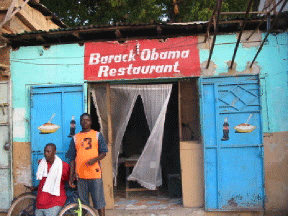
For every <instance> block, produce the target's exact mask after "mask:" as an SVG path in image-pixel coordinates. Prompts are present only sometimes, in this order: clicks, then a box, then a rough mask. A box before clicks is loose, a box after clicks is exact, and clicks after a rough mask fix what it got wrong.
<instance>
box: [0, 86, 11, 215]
mask: <svg viewBox="0 0 288 216" xmlns="http://www.w3.org/2000/svg"><path fill="white" fill-rule="evenodd" d="M9 95H10V93H9V83H8V82H0V188H1V190H0V200H1V202H0V212H1V211H6V210H7V209H8V208H9V206H10V201H11V195H12V190H11V187H12V185H11V152H10V146H11V142H10V119H9V117H10V100H9ZM5 146H6V147H7V149H5Z"/></svg>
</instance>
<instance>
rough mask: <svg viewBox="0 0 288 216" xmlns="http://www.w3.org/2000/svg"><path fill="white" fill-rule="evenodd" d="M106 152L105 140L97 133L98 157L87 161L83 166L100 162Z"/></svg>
mask: <svg viewBox="0 0 288 216" xmlns="http://www.w3.org/2000/svg"><path fill="white" fill-rule="evenodd" d="M107 152H108V147H107V145H106V142H105V139H104V137H103V136H102V134H101V133H100V132H99V135H98V156H97V157H95V158H92V159H90V160H89V161H87V162H86V164H85V165H86V166H92V165H93V164H95V163H96V162H98V161H101V160H102V159H103V158H104V157H105V156H106V153H107Z"/></svg>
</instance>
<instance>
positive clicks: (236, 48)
mask: <svg viewBox="0 0 288 216" xmlns="http://www.w3.org/2000/svg"><path fill="white" fill-rule="evenodd" d="M252 1H253V0H250V1H249V4H248V7H247V11H246V14H245V19H244V21H243V23H242V26H241V31H240V34H239V36H238V40H237V43H236V46H235V49H234V53H233V57H232V61H231V65H230V69H232V68H233V64H234V60H235V57H236V53H237V50H238V47H239V43H240V40H241V37H242V33H243V31H244V29H245V25H246V22H247V19H248V15H249V11H250V9H251V6H252Z"/></svg>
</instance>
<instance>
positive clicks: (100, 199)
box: [77, 179, 106, 209]
mask: <svg viewBox="0 0 288 216" xmlns="http://www.w3.org/2000/svg"><path fill="white" fill-rule="evenodd" d="M77 187H78V193H79V197H80V199H81V201H82V202H83V204H86V205H89V192H90V193H91V197H92V201H93V206H94V208H95V209H102V208H104V207H105V206H106V202H105V197H104V190H103V182H102V179H78V183H77Z"/></svg>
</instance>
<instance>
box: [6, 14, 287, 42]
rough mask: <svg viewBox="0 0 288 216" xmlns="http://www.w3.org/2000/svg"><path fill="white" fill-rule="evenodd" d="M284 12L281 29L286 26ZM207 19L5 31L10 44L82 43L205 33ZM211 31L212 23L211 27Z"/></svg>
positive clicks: (227, 28) (235, 25)
mask: <svg viewBox="0 0 288 216" xmlns="http://www.w3.org/2000/svg"><path fill="white" fill-rule="evenodd" d="M287 17H288V16H287V13H286V14H285V13H283V17H282V19H281V26H278V28H280V29H287V27H288V19H287ZM242 21H243V19H241V18H238V19H237V18H236V19H233V20H222V21H220V23H219V26H218V32H222V33H229V32H236V31H239V30H240V27H241V23H242ZM260 21H261V17H256V18H255V17H253V18H251V19H250V20H248V22H247V24H246V26H245V30H254V29H255V28H257V27H258V24H259V23H260ZM207 26H208V22H200V21H199V22H189V23H153V24H151V23H150V24H147V23H140V24H131V23H116V24H107V25H89V26H80V27H76V28H60V29H52V30H49V31H33V32H24V33H21V34H4V35H3V36H5V37H6V38H7V39H9V44H10V45H11V46H12V47H19V46H35V45H43V46H49V45H54V44H67V43H84V42H89V41H95V42H97V41H113V40H114V41H125V40H132V39H156V38H158V39H162V38H169V37H170V38H171V37H179V36H188V35H199V34H203V33H206V31H207ZM266 28H267V23H266V21H265V22H263V23H262V24H261V25H260V30H266ZM210 31H211V33H212V34H213V31H214V30H213V25H212V26H211V29H210Z"/></svg>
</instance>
